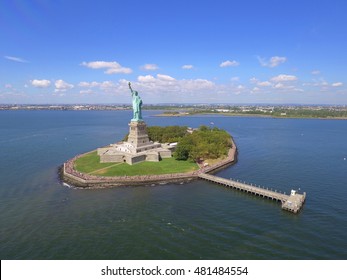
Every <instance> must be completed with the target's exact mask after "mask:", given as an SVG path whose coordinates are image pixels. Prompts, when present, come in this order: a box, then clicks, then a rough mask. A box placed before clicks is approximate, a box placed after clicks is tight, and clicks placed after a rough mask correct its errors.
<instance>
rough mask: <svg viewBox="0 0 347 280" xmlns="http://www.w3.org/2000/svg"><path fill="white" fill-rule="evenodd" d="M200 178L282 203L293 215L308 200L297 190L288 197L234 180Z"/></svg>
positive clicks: (203, 174)
mask: <svg viewBox="0 0 347 280" xmlns="http://www.w3.org/2000/svg"><path fill="white" fill-rule="evenodd" d="M198 177H199V178H201V179H204V180H207V181H210V182H214V183H217V184H220V185H224V186H227V187H230V188H233V189H236V190H239V191H243V192H246V193H249V194H252V195H255V196H259V197H263V198H267V199H271V200H275V201H278V202H281V204H282V209H283V210H286V211H290V212H292V213H298V212H299V211H300V209H301V207H302V205H303V204H304V202H305V199H306V193H305V192H304V193H303V194H299V193H297V192H296V191H295V190H291V192H290V194H289V195H287V194H285V193H281V192H278V191H275V190H269V189H267V188H262V187H257V186H253V185H249V184H247V183H242V182H239V181H235V180H232V179H225V178H221V177H218V176H214V175H210V174H206V173H200V174H199V175H198Z"/></svg>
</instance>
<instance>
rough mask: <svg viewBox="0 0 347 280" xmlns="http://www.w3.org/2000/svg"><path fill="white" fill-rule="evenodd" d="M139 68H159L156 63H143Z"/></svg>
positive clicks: (151, 69) (150, 69)
mask: <svg viewBox="0 0 347 280" xmlns="http://www.w3.org/2000/svg"><path fill="white" fill-rule="evenodd" d="M141 69H143V70H149V71H153V70H157V69H159V67H158V65H156V64H145V65H143V66H141Z"/></svg>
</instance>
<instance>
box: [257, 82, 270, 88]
mask: <svg viewBox="0 0 347 280" xmlns="http://www.w3.org/2000/svg"><path fill="white" fill-rule="evenodd" d="M257 85H258V86H260V87H269V86H271V85H272V84H271V83H270V82H269V81H264V82H258V83H257Z"/></svg>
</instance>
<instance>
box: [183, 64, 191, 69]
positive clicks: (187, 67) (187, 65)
mask: <svg viewBox="0 0 347 280" xmlns="http://www.w3.org/2000/svg"><path fill="white" fill-rule="evenodd" d="M193 68H194V66H193V65H191V64H186V65H183V66H182V69H193Z"/></svg>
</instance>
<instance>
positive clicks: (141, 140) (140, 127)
mask: <svg viewBox="0 0 347 280" xmlns="http://www.w3.org/2000/svg"><path fill="white" fill-rule="evenodd" d="M127 142H128V143H130V144H131V145H133V146H134V147H135V148H139V147H142V146H147V145H148V144H150V142H149V138H148V134H147V125H146V123H145V122H144V121H131V122H130V123H129V136H128V141H127Z"/></svg>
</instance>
